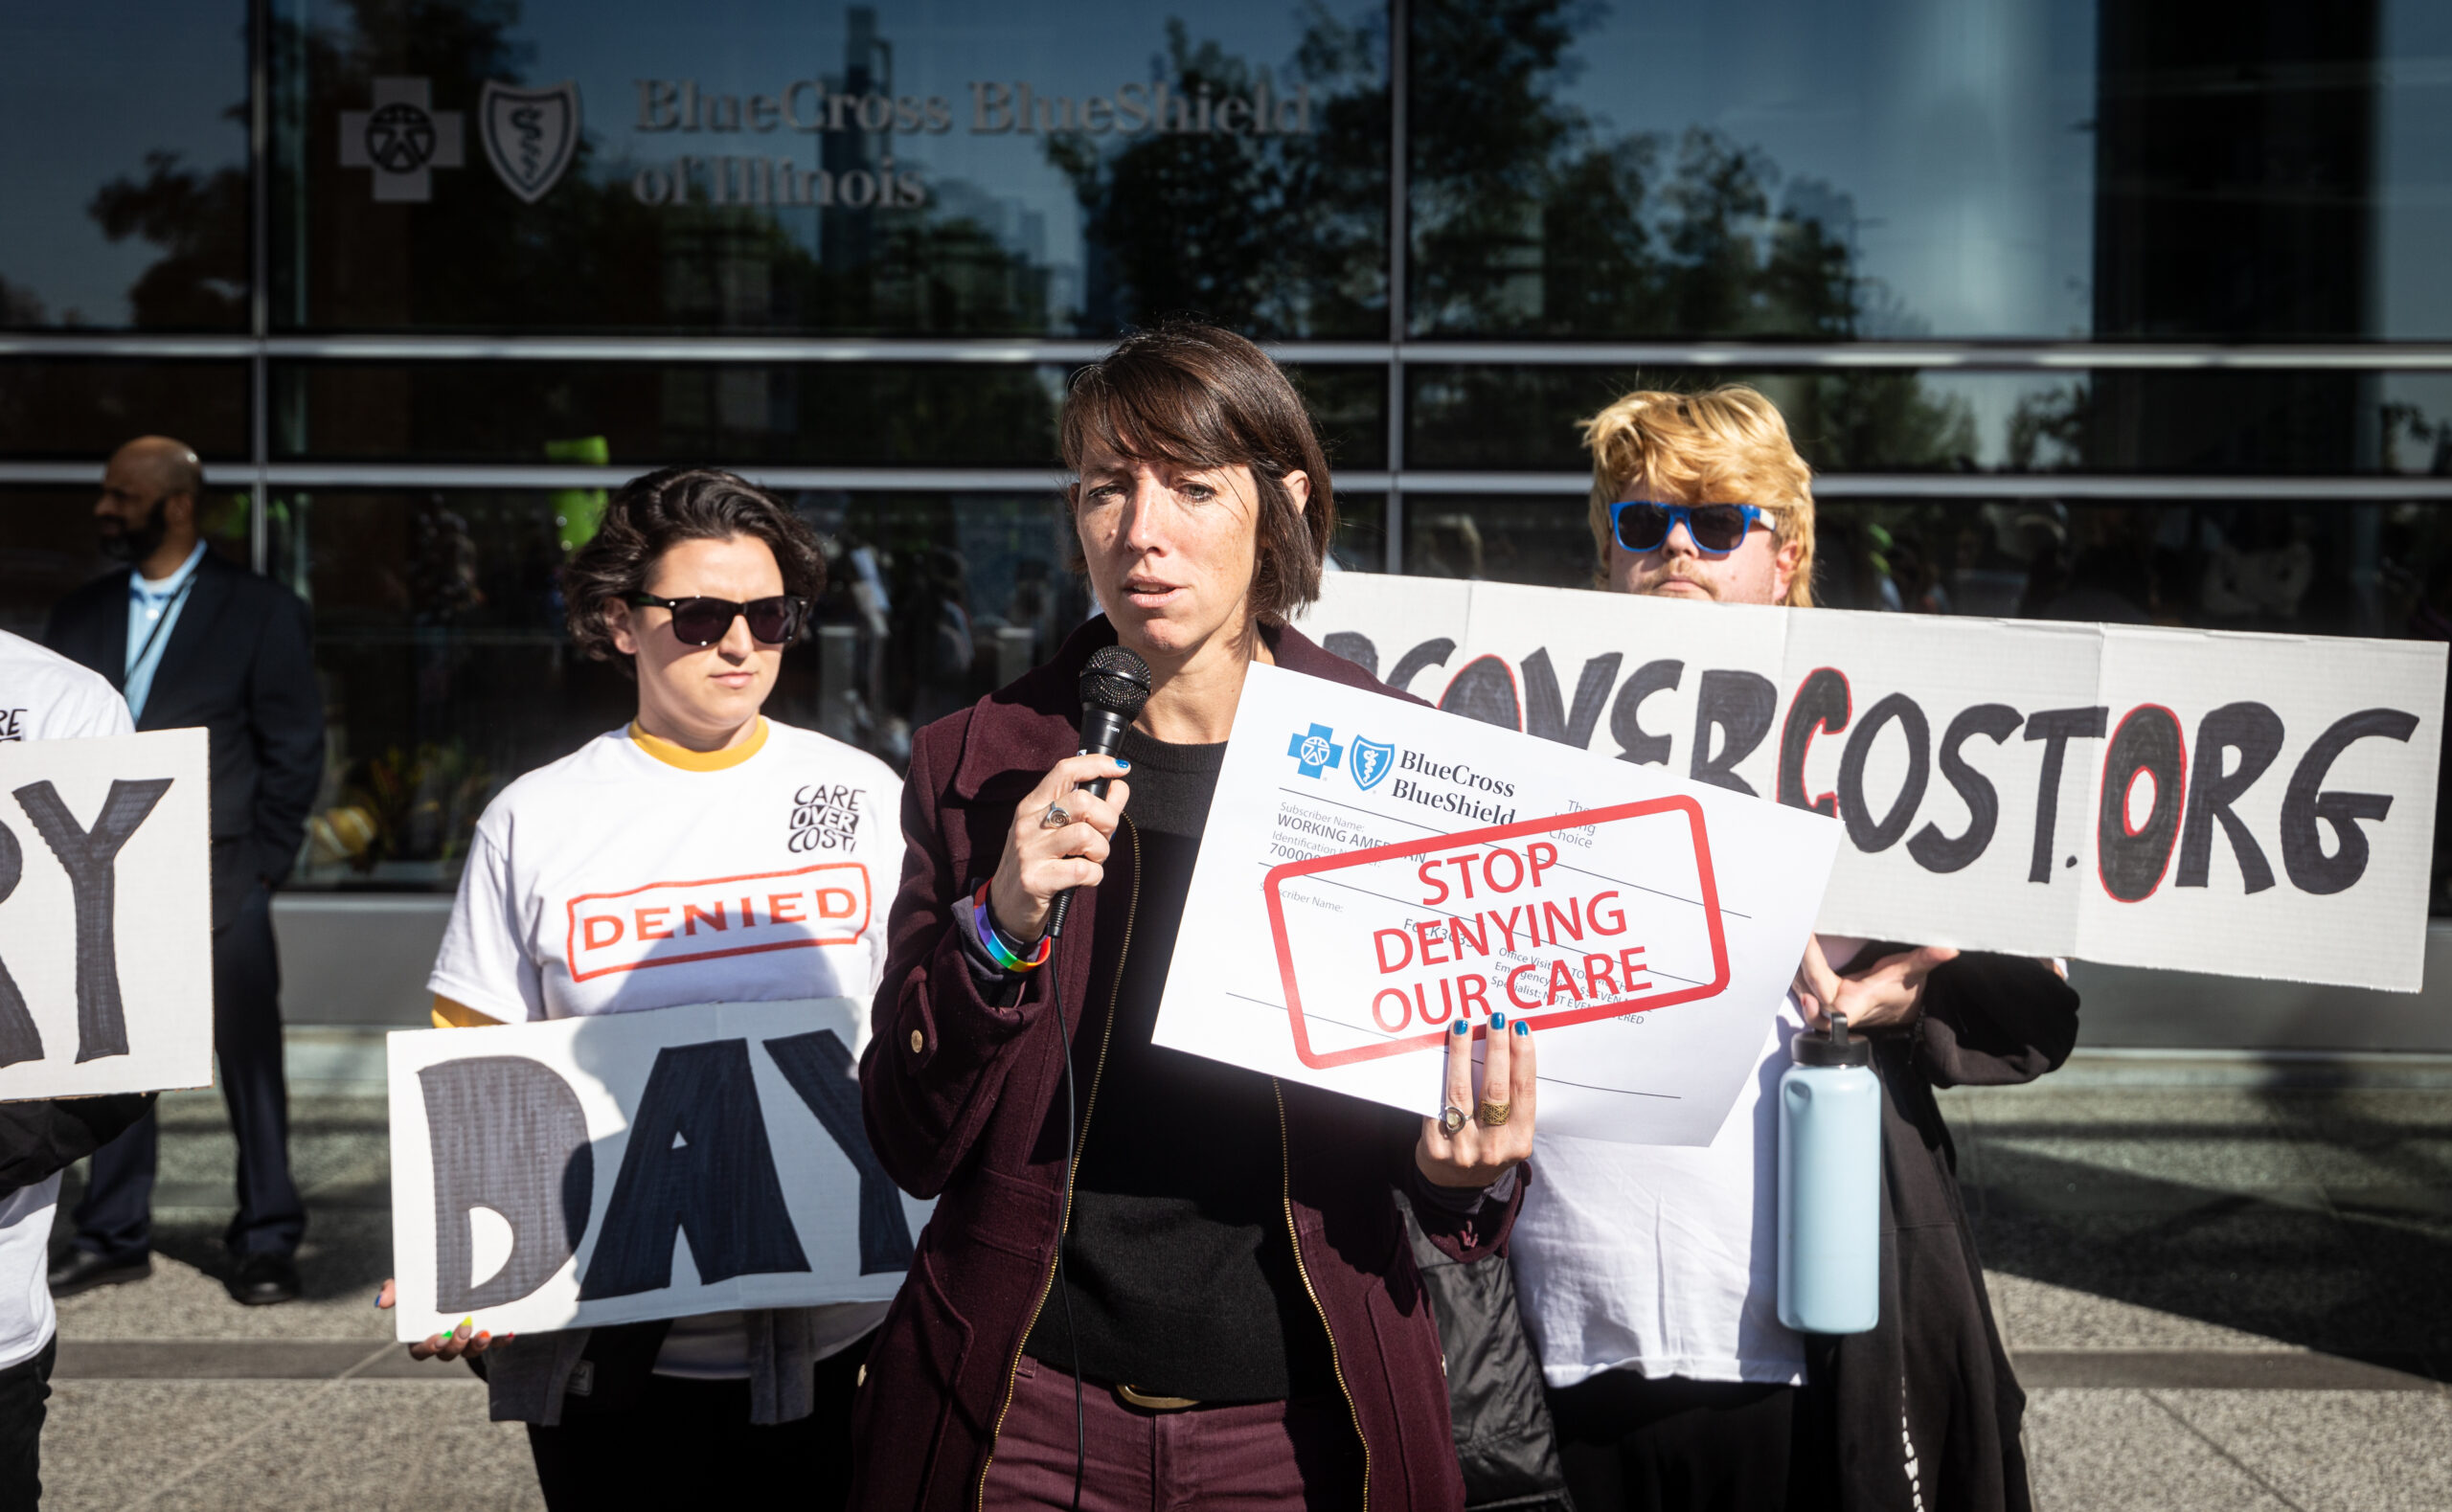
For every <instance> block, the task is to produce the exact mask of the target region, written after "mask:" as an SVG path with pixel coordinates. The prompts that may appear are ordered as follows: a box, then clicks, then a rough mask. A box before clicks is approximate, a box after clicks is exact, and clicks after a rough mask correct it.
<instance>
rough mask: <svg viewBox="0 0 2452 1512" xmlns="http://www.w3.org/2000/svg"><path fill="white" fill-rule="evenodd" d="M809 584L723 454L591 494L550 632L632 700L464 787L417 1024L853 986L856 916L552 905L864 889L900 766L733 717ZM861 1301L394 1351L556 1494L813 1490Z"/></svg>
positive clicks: (818, 583) (826, 1459) (799, 559)
mask: <svg viewBox="0 0 2452 1512" xmlns="http://www.w3.org/2000/svg"><path fill="white" fill-rule="evenodd" d="M824 578H825V560H824V558H823V556H821V554H820V553H819V551H818V546H817V542H816V540H815V539H814V538H813V537H812V536H811V535H810V533H809V530H808V528H807V527H806V525H804V524H803V523H801V521H800V520H799V519H798V518H797V517H796V516H794V515H793V514H792V512H791V511H790V510H788V509H786V508H784V507H783V505H782V504H780V503H778V502H777V501H776V500H774V499H773V498H771V497H769V496H768V495H766V494H765V493H762V492H761V491H760V490H759V489H757V488H756V487H754V486H752V485H749V484H747V483H745V482H743V481H742V480H741V479H739V478H737V477H735V476H734V475H732V474H731V473H727V472H718V471H715V469H712V468H668V469H666V470H664V471H662V472H655V473H650V474H648V475H647V476H646V477H643V478H639V479H635V480H633V481H632V482H630V483H629V484H626V485H624V486H623V487H622V489H621V490H620V491H619V492H617V493H616V494H614V496H613V498H612V500H611V502H610V503H609V504H608V505H607V507H606V508H605V511H604V519H603V523H602V526H601V527H600V528H599V530H598V531H597V534H596V536H595V538H594V539H592V540H590V541H589V542H588V543H587V544H586V545H585V546H583V547H581V548H579V551H578V552H577V553H574V554H573V555H572V557H571V559H570V560H569V562H568V563H567V564H566V565H565V566H564V568H563V570H562V581H563V588H564V597H565V598H566V599H567V600H568V604H569V608H568V611H567V613H568V617H569V624H570V631H571V637H572V640H573V641H574V642H576V643H577V644H578V645H579V648H580V649H581V650H582V651H584V652H586V653H587V654H588V655H590V656H592V657H594V658H596V659H598V660H601V661H609V662H611V663H613V665H614V666H616V667H618V668H620V669H621V670H623V671H624V672H625V673H627V674H629V675H631V676H632V677H634V678H635V680H636V681H637V683H638V688H639V702H638V715H637V717H636V718H635V719H634V720H632V721H631V723H630V724H629V725H628V726H627V727H626V728H624V729H620V730H614V731H609V732H607V733H603V734H602V735H599V736H597V737H596V738H595V739H593V740H591V741H589V742H588V743H587V744H586V745H584V746H582V747H580V748H579V750H578V751H577V752H574V753H573V754H572V755H570V756H565V757H563V758H562V759H561V760H559V761H556V762H554V763H552V764H551V765H549V766H545V767H540V768H538V769H537V770H536V771H534V772H531V773H529V774H528V775H527V776H526V777H523V778H521V779H519V780H518V781H516V782H513V783H512V784H511V786H510V787H508V788H506V789H504V790H503V792H502V793H501V795H500V796H499V797H497V798H496V799H495V800H494V801H493V802H491V803H490V804H488V806H487V808H486V812H485V816H484V818H483V819H481V820H480V821H479V822H478V824H477V833H476V838H475V841H474V843H473V844H472V846H471V847H470V850H469V856H468V866H467V869H466V871H465V873H464V874H463V875H462V877H461V882H460V896H459V900H458V902H457V903H456V904H455V905H454V907H453V909H452V913H451V922H450V925H449V927H448V929H447V930H446V931H445V933H444V935H443V950H442V953H441V955H440V956H439V957H438V958H437V959H436V961H435V965H434V973H433V976H432V977H431V979H430V980H429V985H430V986H431V988H432V989H433V991H434V994H435V1009H434V1011H435V1022H436V1023H437V1025H438V1026H444V1027H449V1026H461V1027H471V1026H479V1025H486V1024H496V1023H515V1022H522V1021H527V1020H534V1019H559V1018H570V1017H574V1016H578V1015H583V1014H598V1013H628V1012H634V1011H637V1010H640V1009H647V1008H663V1007H675V1006H681V1005H685V1004H699V1003H718V1002H721V1003H773V1002H784V1001H790V1000H794V999H803V998H837V997H847V998H861V999H865V998H867V997H869V996H870V995H871V994H873V993H874V991H875V988H876V983H877V976H878V970H879V967H880V966H881V965H882V964H883V957H884V947H883V941H882V932H881V931H879V930H877V929H876V928H874V927H871V928H868V929H865V930H863V931H860V932H858V935H857V937H855V938H854V939H852V940H851V941H850V942H848V943H845V942H841V941H840V939H839V935H836V934H829V935H826V936H824V937H820V936H818V935H817V934H815V933H813V932H814V931H815V930H816V926H815V925H814V924H813V923H792V922H788V921H787V919H786V916H785V915H783V914H782V913H781V912H780V911H778V913H777V914H776V916H775V917H773V918H764V919H753V918H752V917H750V916H748V915H747V914H746V913H745V912H744V914H743V915H741V916H738V917H737V918H736V919H735V920H734V927H735V929H736V931H737V932H738V930H740V929H743V928H747V927H750V926H752V925H755V926H756V927H757V928H759V929H760V930H761V934H760V935H759V936H758V937H757V939H756V940H755V941H754V942H753V943H752V944H751V947H750V948H745V949H736V950H730V951H723V952H715V953H710V952H707V951H704V950H674V949H672V948H670V947H669V946H666V945H664V944H663V943H661V941H660V940H659V941H650V940H648V939H645V938H639V937H622V938H617V939H615V940H612V941H609V942H608V941H603V940H602V939H600V938H599V937H597V936H596V935H595V934H594V932H592V931H591V932H583V933H580V934H578V935H574V934H573V933H572V931H571V930H570V929H569V927H568V923H567V920H568V918H569V916H570V911H569V908H568V903H569V900H571V899H574V898H579V897H584V896H588V895H592V894H604V893H619V892H624V891H630V890H635V889H637V888H639V887H641V886H644V885H646V884H650V883H656V882H660V881H670V880H672V879H675V878H693V879H708V878H714V879H718V880H721V879H730V878H750V877H762V878H765V879H767V880H766V881H765V882H764V883H763V887H764V888H766V889H774V888H780V887H783V885H784V883H785V881H786V877H785V875H784V874H786V873H789V872H791V871H793V870H794V869H803V868H806V867H807V866H809V865H810V863H811V862H812V861H824V862H827V863H843V862H850V863H853V864H856V865H858V866H861V867H864V868H866V869H867V870H868V874H869V886H870V891H871V893H872V895H874V894H876V893H879V892H882V891H883V890H884V889H885V888H886V886H887V885H888V881H889V879H890V878H891V877H892V876H893V875H894V874H895V872H896V870H897V867H898V865H899V860H900V851H901V846H900V844H899V842H898V840H897V837H896V836H895V834H894V831H893V828H892V824H893V815H894V811H895V809H896V807H897V804H898V802H899V800H900V794H901V784H900V783H899V782H898V781H897V780H896V779H895V777H894V774H893V773H892V772H891V771H889V770H888V769H887V768H886V767H885V765H884V764H883V763H881V762H879V761H877V760H876V759H875V758H874V757H872V756H866V755H864V754H862V753H861V752H858V751H855V750H853V749H852V748H851V747H850V746H847V745H844V744H843V743H841V742H840V741H837V740H833V739H830V738H829V737H827V736H825V735H822V734H818V733H815V732H813V731H807V730H796V729H793V728H792V727H790V726H788V725H783V724H778V723H776V722H774V721H772V720H769V719H767V718H766V717H765V716H764V715H763V714H761V712H760V709H761V706H762V705H764V703H765V702H766V697H767V695H768V694H769V693H771V692H772V691H773V690H774V688H775V677H776V673H777V671H778V669H779V667H780V666H781V663H782V661H783V651H784V649H785V648H786V647H787V646H789V645H790V644H791V643H792V642H793V641H795V640H796V639H798V638H799V636H800V634H801V632H802V630H803V629H804V628H806V625H807V622H808V615H809V606H810V605H811V603H812V602H814V601H815V599H816V598H817V595H818V594H819V593H820V592H821V591H822V589H823V587H824ZM813 838H814V840H815V842H816V843H815V844H814V845H812V839H813ZM812 849H822V850H823V852H824V854H823V855H822V856H813V855H811V854H809V853H808V852H809V851H810V850H812ZM743 908H744V911H745V910H746V908H747V905H746V904H744V905H743ZM644 930H645V927H644V926H642V934H644ZM795 932H801V933H806V935H807V937H806V938H797V937H795ZM616 933H617V934H622V933H623V932H616ZM734 938H735V939H736V940H742V939H746V936H742V935H739V934H738V933H736V935H735V936H734ZM795 947H804V948H795ZM575 956H578V957H583V958H584V959H573V958H574V957H575ZM391 1302H392V1288H391V1285H390V1283H389V1282H386V1283H385V1286H384V1292H383V1297H382V1305H384V1306H389V1305H391ZM883 1313H884V1307H883V1305H882V1304H879V1303H866V1302H863V1303H850V1304H845V1305H841V1306H831V1307H808V1308H793V1309H778V1310H768V1311H759V1312H742V1313H716V1314H711V1315H706V1316H700V1317H692V1318H682V1319H673V1320H665V1321H657V1322H646V1323H631V1324H624V1325H622V1326H619V1327H609V1328H597V1329H573V1330H568V1331H563V1332H556V1333H545V1334H530V1335H525V1336H523V1337H521V1338H519V1339H518V1340H517V1341H516V1342H515V1343H513V1342H512V1341H511V1340H507V1339H506V1340H494V1339H491V1338H489V1337H488V1336H487V1335H485V1334H476V1335H474V1336H473V1337H472V1336H471V1335H470V1334H469V1333H468V1332H467V1331H466V1329H465V1326H464V1328H463V1330H462V1331H460V1332H458V1333H454V1334H450V1335H443V1336H438V1337H436V1338H433V1339H429V1340H427V1341H425V1342H424V1343H420V1344H414V1345H411V1346H410V1352H411V1353H412V1354H415V1355H417V1356H418V1357H419V1358H420V1359H426V1358H441V1359H445V1360H450V1359H457V1358H462V1357H464V1356H465V1357H466V1358H468V1359H470V1360H471V1361H472V1362H473V1363H474V1364H475V1365H476V1366H477V1368H478V1369H479V1371H480V1373H482V1374H484V1375H485V1376H486V1378H487V1382H488V1388H489V1390H490V1394H491V1398H492V1413H493V1416H494V1417H495V1418H496V1419H497V1420H506V1419H507V1420H512V1421H524V1422H526V1423H527V1424H528V1425H529V1426H528V1434H529V1444H530V1447H531V1449H532V1450H533V1452H534V1456H535V1460H536V1476H537V1480H538V1482H539V1484H540V1485H541V1487H542V1488H543V1490H544V1493H545V1501H546V1504H547V1505H548V1506H550V1507H553V1508H556V1509H557V1512H558V1509H562V1508H588V1509H596V1508H602V1507H608V1506H629V1505H643V1504H647V1502H648V1501H666V1500H667V1499H668V1498H669V1499H670V1502H671V1504H674V1505H688V1504H696V1503H701V1502H704V1503H706V1504H711V1505H762V1504H764V1503H765V1502H766V1501H770V1500H771V1499H772V1495H773V1489H774V1487H776V1486H777V1485H789V1486H792V1487H793V1488H794V1492H793V1500H794V1501H795V1503H796V1504H806V1505H808V1506H812V1507H827V1508H832V1507H840V1506H842V1505H843V1504H844V1487H845V1484H846V1481H847V1478H848V1476H849V1467H850V1462H851V1452H850V1445H849V1442H848V1436H847V1435H848V1432H849V1412H850V1406H851V1392H852V1389H853V1385H854V1382H855V1380H856V1376H857V1372H858V1369H859V1365H860V1360H861V1358H862V1356H863V1354H864V1350H863V1349H862V1348H861V1347H859V1346H860V1345H861V1344H862V1343H865V1341H866V1340H867V1338H868V1337H869V1335H870V1334H871V1332H872V1330H874V1328H875V1326H876V1323H877V1320H878V1319H879V1318H880V1317H881V1316H882V1315H883Z"/></svg>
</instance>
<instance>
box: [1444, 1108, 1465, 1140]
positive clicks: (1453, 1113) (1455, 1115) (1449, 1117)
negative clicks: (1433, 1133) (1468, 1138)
mask: <svg viewBox="0 0 2452 1512" xmlns="http://www.w3.org/2000/svg"><path fill="white" fill-rule="evenodd" d="M1465 1117H1467V1115H1466V1114H1465V1112H1464V1109H1462V1108H1459V1107H1458V1106H1456V1105H1455V1104H1454V1103H1452V1102H1451V1103H1449V1104H1448V1105H1447V1106H1446V1107H1444V1108H1442V1109H1441V1110H1440V1111H1439V1130H1440V1132H1441V1133H1442V1134H1450V1135H1452V1134H1454V1133H1455V1132H1456V1131H1457V1130H1459V1129H1461V1128H1463V1127H1464V1119H1465Z"/></svg>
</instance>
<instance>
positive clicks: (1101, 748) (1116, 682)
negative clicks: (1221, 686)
mask: <svg viewBox="0 0 2452 1512" xmlns="http://www.w3.org/2000/svg"><path fill="white" fill-rule="evenodd" d="M1148 701H1149V664H1148V663H1147V662H1145V661H1143V660H1141V658H1140V656H1139V655H1138V654H1136V653H1135V652H1133V651H1130V650H1128V649H1126V648H1125V647H1124V646H1121V645H1106V646H1101V647H1100V648H1099V649H1098V650H1096V651H1093V652H1091V653H1090V660H1089V661H1088V662H1087V663H1085V664H1083V666H1082V667H1081V751H1080V754H1081V755H1083V756H1113V755H1115V754H1116V752H1117V751H1118V750H1120V749H1122V747H1123V745H1124V731H1125V730H1126V729H1128V728H1130V726H1131V724H1132V720H1133V716H1134V715H1136V714H1138V713H1140V712H1141V706H1142V705H1144V704H1146V703H1147V702H1148ZM1107 781H1108V779H1105V778H1100V779H1098V780H1097V781H1094V782H1086V783H1083V784H1082V785H1083V786H1085V787H1087V788H1088V789H1089V790H1090V791H1091V792H1093V793H1096V794H1098V795H1099V796H1100V797H1101V798H1104V797H1106V796H1107ZM1072 906H1073V889H1071V888H1066V889H1065V890H1064V891H1061V892H1058V893H1057V894H1056V901H1055V902H1054V903H1053V904H1051V905H1050V906H1049V908H1048V911H1047V937H1048V939H1049V940H1050V941H1053V940H1055V939H1056V937H1058V936H1060V935H1062V934H1063V933H1064V915H1065V914H1066V913H1067V912H1069V911H1070V910H1071V908H1072ZM1056 969H1057V968H1056V950H1055V948H1054V946H1053V944H1051V945H1050V947H1049V949H1048V954H1047V996H1048V1001H1049V1002H1051V1003H1053V1004H1055V1005H1056V1043H1057V1044H1058V1045H1060V1046H1062V1047H1064V1199H1063V1203H1062V1205H1061V1206H1060V1207H1058V1208H1057V1210H1056V1295H1057V1296H1058V1297H1059V1298H1062V1300H1063V1304H1064V1337H1065V1340H1066V1342H1067V1343H1069V1344H1070V1345H1071V1347H1072V1351H1073V1512H1080V1507H1081V1482H1082V1479H1083V1478H1084V1477H1085V1476H1086V1475H1087V1473H1088V1466H1089V1444H1090V1437H1089V1428H1088V1422H1089V1420H1088V1418H1087V1417H1085V1416H1084V1415H1083V1413H1082V1410H1081V1336H1080V1334H1079V1333H1078V1332H1077V1331H1075V1329H1074V1326H1073V1283H1072V1282H1071V1281H1070V1280H1068V1279H1067V1278H1066V1277H1065V1275H1064V1238H1065V1235H1067V1234H1069V1233H1071V1232H1072V1231H1073V1173H1074V1169H1075V1167H1076V1164H1077V1162H1078V1160H1079V1156H1080V1150H1079V1147H1078V1144H1077V1142H1076V1141H1077V1140H1079V1139H1080V1137H1081V1119H1080V1114H1079V1110H1078V1106H1077V1105H1076V1101H1075V1098H1074V1094H1073V1051H1072V1045H1073V1027H1072V1026H1071V1025H1069V1024H1067V1023H1065V1022H1064V989H1063V986H1062V984H1061V983H1059V982H1057V981H1056Z"/></svg>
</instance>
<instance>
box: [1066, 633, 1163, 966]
mask: <svg viewBox="0 0 2452 1512" xmlns="http://www.w3.org/2000/svg"><path fill="white" fill-rule="evenodd" d="M1148 701H1149V664H1148V663H1147V662H1145V661H1143V660H1141V657H1140V655H1139V654H1138V653H1137V652H1134V651H1132V650H1130V649H1129V648H1127V647H1124V646H1121V645H1104V646H1101V647H1100V648H1099V649H1097V650H1096V651H1093V652H1091V653H1090V660H1089V661H1088V662H1087V663H1086V664H1084V665H1083V666H1082V667H1081V751H1080V754H1081V755H1082V756H1113V755H1115V754H1116V752H1118V751H1119V750H1122V749H1123V747H1124V731H1125V730H1126V729H1128V728H1130V727H1131V724H1132V721H1133V718H1134V716H1136V715H1138V714H1139V713H1140V712H1141V706H1142V705H1144V704H1146V703H1147V702H1148ZM1107 783H1108V779H1106V778H1100V779H1098V780H1097V781H1095V782H1085V783H1083V784H1082V785H1083V786H1085V787H1087V788H1088V789H1089V790H1090V791H1091V792H1093V793H1096V794H1097V795H1098V796H1099V797H1101V798H1104V797H1106V796H1107ZM1072 903H1073V890H1072V889H1071V888H1066V889H1065V890H1064V891H1061V892H1059V893H1057V894H1056V902H1055V903H1054V904H1053V905H1052V906H1051V907H1050V908H1049V910H1048V914H1047V933H1048V936H1049V937H1050V938H1054V937H1056V936H1059V935H1062V934H1063V933H1064V915H1065V914H1066V913H1067V912H1068V911H1069V910H1070V909H1071V907H1072Z"/></svg>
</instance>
